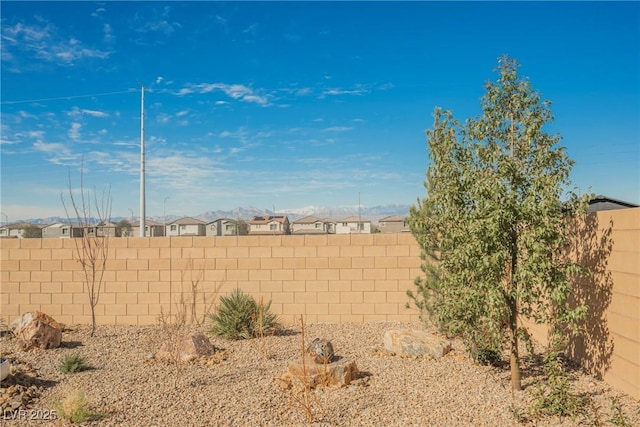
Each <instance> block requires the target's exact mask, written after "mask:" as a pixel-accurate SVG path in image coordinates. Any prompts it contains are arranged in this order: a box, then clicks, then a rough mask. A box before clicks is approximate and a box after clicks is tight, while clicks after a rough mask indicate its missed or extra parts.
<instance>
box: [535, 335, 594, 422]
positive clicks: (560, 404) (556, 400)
mask: <svg viewBox="0 0 640 427" xmlns="http://www.w3.org/2000/svg"><path fill="white" fill-rule="evenodd" d="M562 348H564V346H563V343H562V341H561V340H556V341H555V342H554V343H553V344H552V346H551V348H550V349H549V350H548V351H547V353H546V354H545V356H544V371H545V377H546V378H545V381H544V382H539V383H538V386H537V390H536V394H537V399H536V400H535V402H534V404H533V408H532V410H533V411H532V412H533V413H534V414H537V415H549V416H559V417H566V416H569V417H572V418H575V417H576V416H577V415H579V414H581V413H584V412H585V410H586V406H587V405H586V403H587V400H586V399H585V398H584V397H582V396H579V395H577V394H576V393H574V392H573V391H572V384H571V378H570V376H569V373H568V372H567V368H566V367H565V361H564V354H563V352H562V350H561V349H562Z"/></svg>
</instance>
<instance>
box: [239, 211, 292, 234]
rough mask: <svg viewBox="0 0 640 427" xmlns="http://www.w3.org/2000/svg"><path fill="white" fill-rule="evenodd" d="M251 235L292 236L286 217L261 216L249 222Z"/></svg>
mask: <svg viewBox="0 0 640 427" xmlns="http://www.w3.org/2000/svg"><path fill="white" fill-rule="evenodd" d="M249 234H250V235H256V234H257V235H260V234H262V235H270V234H290V229H289V218H288V217H287V216H286V215H259V216H254V217H253V219H252V220H251V221H249Z"/></svg>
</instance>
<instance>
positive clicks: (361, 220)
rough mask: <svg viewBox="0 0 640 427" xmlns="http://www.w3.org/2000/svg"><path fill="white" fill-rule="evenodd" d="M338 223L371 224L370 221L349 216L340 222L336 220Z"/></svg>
mask: <svg viewBox="0 0 640 427" xmlns="http://www.w3.org/2000/svg"><path fill="white" fill-rule="evenodd" d="M338 222H371V221H370V220H368V219H362V218H360V217H358V216H357V215H351V216H348V217H346V218H342V219H341V220H338Z"/></svg>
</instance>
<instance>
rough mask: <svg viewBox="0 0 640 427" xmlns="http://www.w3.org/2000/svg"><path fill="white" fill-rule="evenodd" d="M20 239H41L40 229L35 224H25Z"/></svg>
mask: <svg viewBox="0 0 640 427" xmlns="http://www.w3.org/2000/svg"><path fill="white" fill-rule="evenodd" d="M22 237H23V238H25V239H39V238H41V237H42V228H40V227H38V226H37V225H35V224H27V225H25V227H24V228H23V229H22Z"/></svg>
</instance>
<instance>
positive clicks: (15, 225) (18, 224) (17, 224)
mask: <svg viewBox="0 0 640 427" xmlns="http://www.w3.org/2000/svg"><path fill="white" fill-rule="evenodd" d="M31 225H35V226H36V227H38V228H44V227H46V225H44V224H31V223H30V222H14V223H13V224H9V225H3V226H1V227H0V228H6V229H7V230H22V229H23V228H25V227H28V226H31Z"/></svg>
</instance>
